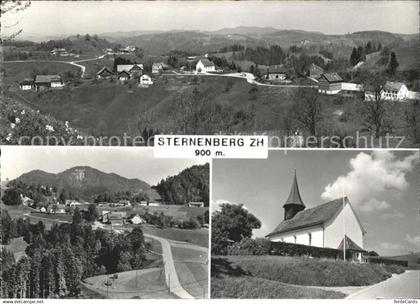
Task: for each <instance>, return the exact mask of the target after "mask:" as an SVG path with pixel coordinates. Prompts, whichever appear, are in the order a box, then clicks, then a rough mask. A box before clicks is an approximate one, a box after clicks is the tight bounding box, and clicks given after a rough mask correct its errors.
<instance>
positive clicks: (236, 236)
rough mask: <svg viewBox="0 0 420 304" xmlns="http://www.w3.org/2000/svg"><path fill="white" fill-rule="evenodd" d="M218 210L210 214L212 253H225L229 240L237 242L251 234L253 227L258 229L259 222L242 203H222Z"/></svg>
mask: <svg viewBox="0 0 420 304" xmlns="http://www.w3.org/2000/svg"><path fill="white" fill-rule="evenodd" d="M220 207H221V210H220V211H215V212H214V213H213V215H212V237H211V238H212V240H211V241H212V245H211V250H212V253H213V254H224V253H226V249H227V246H228V245H229V243H231V242H239V241H240V240H242V239H243V238H249V237H251V236H252V230H253V229H259V228H260V227H261V222H260V220H259V219H257V218H256V217H255V216H254V215H253V214H252V213H249V212H248V210H246V209H245V208H243V205H233V204H222V205H221V206H220Z"/></svg>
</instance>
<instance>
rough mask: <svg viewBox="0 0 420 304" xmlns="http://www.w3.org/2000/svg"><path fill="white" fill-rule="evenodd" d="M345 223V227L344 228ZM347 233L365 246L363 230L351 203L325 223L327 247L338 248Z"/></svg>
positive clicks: (360, 244)
mask: <svg viewBox="0 0 420 304" xmlns="http://www.w3.org/2000/svg"><path fill="white" fill-rule="evenodd" d="M343 225H344V227H345V228H343ZM344 231H345V234H346V235H347V236H348V237H349V238H351V239H352V240H353V241H354V242H355V243H356V244H357V245H359V246H360V247H361V248H363V231H362V229H361V227H360V225H359V222H358V221H357V218H356V216H355V214H354V212H353V210H352V209H351V207H350V205H349V204H346V206H345V207H344V209H343V210H342V211H341V212H340V213H339V214H338V215H337V216H336V217H335V218H333V219H332V220H331V221H330V222H328V223H326V225H325V247H328V248H338V246H339V245H340V243H341V241H342V240H343V237H344Z"/></svg>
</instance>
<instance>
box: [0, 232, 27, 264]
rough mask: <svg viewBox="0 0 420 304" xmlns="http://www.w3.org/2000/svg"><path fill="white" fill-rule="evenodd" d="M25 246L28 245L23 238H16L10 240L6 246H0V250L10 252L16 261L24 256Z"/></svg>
mask: <svg viewBox="0 0 420 304" xmlns="http://www.w3.org/2000/svg"><path fill="white" fill-rule="evenodd" d="M27 246H28V243H26V242H25V241H24V240H23V237H18V238H14V239H12V240H11V241H10V243H9V244H8V245H0V248H4V249H6V250H7V251H10V252H12V253H13V255H14V257H15V261H17V260H19V259H20V258H21V257H22V256H24V255H25V249H26V247H27Z"/></svg>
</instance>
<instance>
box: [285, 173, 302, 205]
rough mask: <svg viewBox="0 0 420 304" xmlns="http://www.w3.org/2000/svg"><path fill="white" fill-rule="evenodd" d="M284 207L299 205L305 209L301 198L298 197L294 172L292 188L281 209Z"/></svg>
mask: <svg viewBox="0 0 420 304" xmlns="http://www.w3.org/2000/svg"><path fill="white" fill-rule="evenodd" d="M286 205H301V206H303V207H305V204H304V203H303V201H302V197H301V196H300V192H299V186H298V183H297V178H296V170H295V177H294V178H293V184H292V188H291V189H290V194H289V197H288V199H287V201H286V203H285V204H284V205H283V207H284V206H286Z"/></svg>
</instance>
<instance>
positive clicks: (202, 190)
mask: <svg viewBox="0 0 420 304" xmlns="http://www.w3.org/2000/svg"><path fill="white" fill-rule="evenodd" d="M153 188H154V189H155V190H156V191H157V192H158V193H159V194H160V196H161V198H162V202H163V203H164V204H168V205H169V204H175V205H183V204H187V203H189V202H204V205H205V206H206V207H208V206H209V164H208V163H207V164H205V165H196V166H192V167H190V168H187V169H185V170H183V171H181V172H180V173H179V174H178V175H175V176H170V177H168V178H166V179H164V180H161V181H160V182H159V184H157V185H156V186H153Z"/></svg>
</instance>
